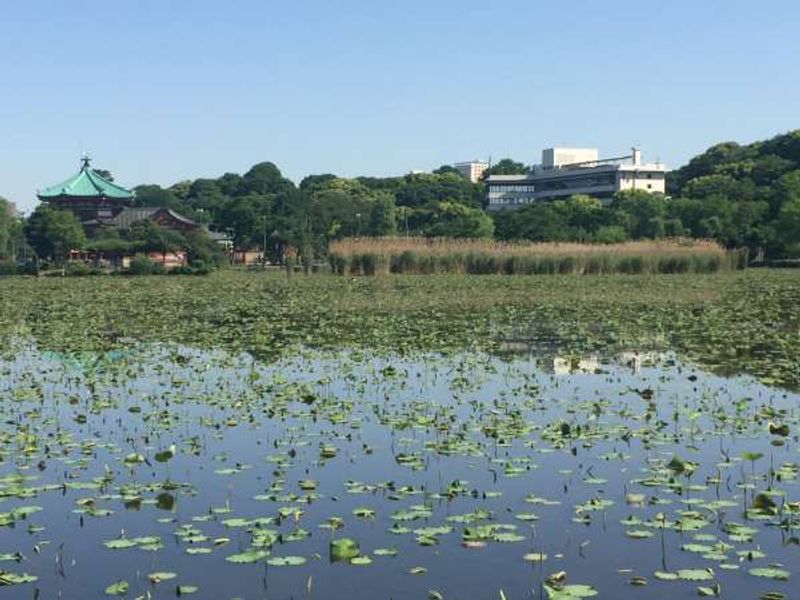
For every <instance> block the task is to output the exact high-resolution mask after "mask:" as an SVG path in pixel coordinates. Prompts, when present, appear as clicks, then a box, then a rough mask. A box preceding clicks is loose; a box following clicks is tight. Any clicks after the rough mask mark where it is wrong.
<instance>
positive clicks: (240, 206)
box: [0, 130, 800, 261]
mask: <svg viewBox="0 0 800 600" xmlns="http://www.w3.org/2000/svg"><path fill="white" fill-rule="evenodd" d="M525 170H526V169H525V167H524V165H523V163H521V162H518V161H515V160H512V159H509V158H506V159H502V160H500V161H498V162H497V163H496V164H495V165H493V167H492V168H491V171H490V172H491V173H492V174H516V173H524V172H525ZM104 174H105V175H106V176H107V177H111V174H110V173H108V172H104ZM135 191H136V200H135V202H136V204H137V205H138V206H164V207H167V208H171V209H173V210H175V211H177V212H179V213H181V214H184V215H186V216H188V217H190V218H192V219H195V220H197V221H199V222H201V223H203V224H206V225H209V226H211V227H212V228H216V229H218V230H223V231H226V232H229V233H230V234H231V236H232V237H233V241H234V245H235V246H236V248H239V249H248V248H249V249H261V248H266V250H267V252H268V254H269V255H270V256H271V258H273V259H277V258H279V257H280V256H281V255H282V253H283V249H284V248H285V247H286V246H287V245H291V246H293V247H296V248H299V249H300V251H301V252H302V253H304V254H305V255H307V256H310V255H312V254H317V255H319V254H322V253H324V252H325V249H326V248H327V244H328V243H329V242H330V241H331V240H335V239H339V238H342V237H348V236H380V235H393V234H400V235H406V234H407V235H420V236H445V237H448V236H452V237H478V238H492V237H494V238H496V239H501V240H522V239H527V240H535V241H582V242H605V243H608V242H616V241H623V240H628V239H642V238H659V237H664V236H691V237H702V238H713V239H716V240H719V241H720V242H722V243H723V244H725V245H726V246H730V247H741V246H746V247H749V248H751V249H752V250H754V251H764V253H765V254H766V255H767V256H771V257H785V256H791V257H796V256H800V130H798V131H794V132H790V133H787V134H784V135H779V136H776V137H774V138H772V139H770V140H767V141H764V142H756V143H753V144H749V145H739V144H736V143H734V142H726V143H723V144H717V145H715V146H713V147H712V148H710V149H709V150H707V151H706V152H704V153H703V154H701V155H699V156H697V157H695V158H693V159H692V160H691V161H689V163H688V164H687V165H685V166H684V167H681V168H680V169H677V170H675V171H672V172H670V173H668V175H667V194H665V195H662V194H649V193H646V192H643V191H634V192H624V193H621V194H618V195H617V197H615V198H614V199H613V201H611V202H606V203H602V202H600V201H599V200H597V199H594V198H590V197H587V196H572V197H570V198H567V199H565V200H557V201H551V202H540V203H536V204H533V205H530V206H527V207H524V208H521V209H517V210H505V211H500V212H497V213H492V214H490V213H487V212H486V211H485V210H484V206H483V203H484V197H485V189H484V185H483V183H478V184H473V183H471V182H470V181H469V180H468V179H466V178H465V177H463V176H461V175H460V174H459V173H458V172H457V171H456V170H455V169H454V168H452V167H449V166H442V167H440V168H439V169H436V170H435V171H434V172H433V173H414V174H408V175H404V176H399V177H383V178H377V177H358V178H354V179H346V178H341V177H337V176H336V175H332V174H323V175H310V176H308V177H306V178H305V179H303V180H302V181H301V182H300V183H299V185H295V184H294V183H293V182H292V181H290V180H289V179H287V178H286V177H284V176H283V174H282V173H281V172H280V170H279V169H278V167H276V166H275V165H274V164H273V163H271V162H263V163H259V164H257V165H255V166H253V167H252V168H251V169H250V170H249V171H247V172H246V173H244V174H243V175H239V174H236V173H225V174H224V175H222V176H221V177H218V178H216V179H208V178H201V179H196V180H194V181H182V182H178V183H176V184H174V185H172V186H170V187H167V188H163V187H160V186H158V185H140V186H138V187H137V188H135ZM7 204H8V203H5V204H4V203H3V201H2V200H0V257H10V256H12V257H13V256H16V255H18V254H19V249H20V248H22V247H23V246H24V240H23V237H22V232H23V224H22V222H21V220H20V219H17V218H13V217H12V216H11V213H10V212H9V211H8V210H5V209H4V207H5V206H7ZM24 232H25V236H26V238H27V241H28V242H29V243H30V246H31V247H32V248H33V249H34V250H35V251H36V253H37V254H39V255H40V256H42V257H48V258H51V259H53V260H59V259H62V258H63V257H64V256H65V252H67V251H68V248H69V247H73V248H75V247H84V248H88V249H112V248H116V249H118V250H122V249H134V250H139V249H141V250H146V251H154V250H156V251H157V250H164V251H167V250H168V249H173V248H175V247H179V246H180V247H184V248H186V247H189V248H190V252H192V253H193V256H195V257H196V258H197V260H204V261H211V260H215V258H214V249H215V248H214V246H213V244H212V243H211V242H210V240H209V239H208V237H207V236H204V235H203V234H202V232H201V233H197V234H193V235H190V236H186V235H182V234H177V233H175V232H168V231H164V230H161V228H158V227H157V226H155V225H153V224H150V225H145V224H140V225H137V226H136V227H132V228H131V229H130V230H129V231H124V232H116V231H100V232H99V233H97V234H96V235H95V236H94V238H92V239H86V238H85V236H84V235H83V232H82V231H81V230H80V226H79V225H78V224H77V222H75V221H74V218H71V217H70V216H69V215H68V214H61V213H59V211H53V210H52V209H49V208H47V207H46V206H40V207H39V208H37V210H36V211H35V212H34V213H33V214H32V216H31V217H30V218H29V219H28V222H27V223H26V224H25V226H24Z"/></svg>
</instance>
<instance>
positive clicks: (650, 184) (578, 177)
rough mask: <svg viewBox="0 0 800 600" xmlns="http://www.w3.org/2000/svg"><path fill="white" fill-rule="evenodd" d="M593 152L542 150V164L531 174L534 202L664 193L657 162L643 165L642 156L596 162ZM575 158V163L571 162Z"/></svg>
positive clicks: (663, 169) (635, 152)
mask: <svg viewBox="0 0 800 600" xmlns="http://www.w3.org/2000/svg"><path fill="white" fill-rule="evenodd" d="M597 156H598V153H597V150H595V149H588V148H548V149H546V150H543V151H542V164H540V165H536V166H535V167H534V168H533V171H532V173H531V178H532V179H533V182H534V188H535V193H534V196H535V198H536V200H554V199H557V198H566V197H569V196H571V195H573V194H587V195H589V196H593V197H595V198H599V199H601V200H611V198H612V197H613V196H614V194H616V193H617V192H621V191H623V190H644V191H647V192H651V193H655V192H660V193H662V194H663V193H664V190H665V177H666V173H667V168H666V167H665V166H664V165H662V164H660V163H643V162H642V153H641V150H639V149H638V148H632V149H631V154H629V155H627V156H619V157H615V158H605V159H598V158H597ZM572 158H578V159H579V160H578V161H572V160H571V159H572Z"/></svg>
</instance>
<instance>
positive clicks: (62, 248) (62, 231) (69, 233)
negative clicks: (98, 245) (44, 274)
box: [25, 204, 86, 264]
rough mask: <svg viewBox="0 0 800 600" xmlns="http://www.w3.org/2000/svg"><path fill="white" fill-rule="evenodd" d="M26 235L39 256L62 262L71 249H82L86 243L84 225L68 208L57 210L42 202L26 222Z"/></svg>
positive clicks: (58, 262)
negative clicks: (82, 225)
mask: <svg viewBox="0 0 800 600" xmlns="http://www.w3.org/2000/svg"><path fill="white" fill-rule="evenodd" d="M25 237H26V238H27V240H28V243H29V244H30V245H31V247H32V248H33V249H34V250H35V251H36V254H37V255H38V256H39V258H43V259H50V260H52V261H54V262H55V263H57V264H60V263H62V262H63V261H64V260H65V259H66V258H67V256H68V255H69V252H70V250H80V249H81V248H83V246H84V245H85V243H86V235H85V234H84V232H83V227H81V224H80V223H79V222H78V220H77V219H76V218H75V215H74V214H73V213H72V212H71V211H68V210H56V209H54V208H51V207H49V206H47V205H46V204H42V205H40V206H38V207H37V208H36V210H35V211H34V212H33V214H32V215H31V216H30V218H29V219H28V221H27V222H26V224H25Z"/></svg>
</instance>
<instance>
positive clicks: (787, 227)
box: [775, 197, 800, 257]
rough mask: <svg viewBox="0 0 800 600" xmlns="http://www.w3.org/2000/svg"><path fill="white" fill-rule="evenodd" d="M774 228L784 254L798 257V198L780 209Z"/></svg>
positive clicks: (799, 255)
mask: <svg viewBox="0 0 800 600" xmlns="http://www.w3.org/2000/svg"><path fill="white" fill-rule="evenodd" d="M775 228H776V232H777V235H778V240H779V241H780V243H781V244H782V245H783V250H784V253H785V254H786V255H787V256H792V257H800V197H797V198H792V199H791V200H789V201H788V202H786V203H785V204H784V205H783V206H782V207H781V210H780V212H779V213H778V219H777V221H776V226H775Z"/></svg>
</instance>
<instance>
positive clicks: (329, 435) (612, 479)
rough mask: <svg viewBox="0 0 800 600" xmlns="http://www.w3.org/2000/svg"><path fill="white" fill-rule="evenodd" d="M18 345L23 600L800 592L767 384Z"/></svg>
mask: <svg viewBox="0 0 800 600" xmlns="http://www.w3.org/2000/svg"><path fill="white" fill-rule="evenodd" d="M16 343H17V345H18V347H17V348H16V351H15V352H13V353H7V355H6V356H7V358H6V359H3V360H2V361H0V402H2V406H3V415H4V418H3V421H2V423H1V424H0V459H1V462H0V540H1V541H0V559H2V561H1V562H0V570H2V574H0V581H2V582H4V583H5V584H7V585H9V587H6V588H4V590H3V597H4V598H11V599H16V598H32V597H33V598H42V599H44V598H57V597H63V598H100V597H104V596H105V595H106V594H108V595H109V596H111V595H120V596H125V597H128V598H139V597H144V598H172V597H176V596H190V597H197V598H243V599H249V598H267V597H269V598H287V599H288V598H295V599H301V598H325V599H326V600H328V599H332V600H337V599H341V600H345V599H347V600H349V599H351V598H393V599H395V600H401V599H412V598H432V599H434V600H435V599H438V598H445V599H450V598H461V599H468V598H507V599H508V600H513V599H518V598H530V597H533V598H548V597H549V598H556V599H557V598H561V599H569V598H577V597H589V596H592V595H597V597H602V598H636V599H644V598H664V597H696V596H697V595H698V594H700V595H707V596H716V595H722V596H727V597H736V598H759V597H765V598H782V597H787V598H789V597H791V591H792V590H793V589H796V588H794V587H793V586H794V583H793V580H794V578H796V577H797V573H796V572H795V571H796V570H797V569H796V567H797V565H798V564H800V563H798V556H800V546H799V545H798V543H800V542H799V541H798V528H799V527H800V502H798V501H800V485H798V476H799V475H800V467H799V466H798V464H799V463H800V454H798V444H797V432H798V420H800V411H799V410H798V406H800V404H799V403H798V400H800V396H798V394H796V393H792V392H787V391H784V390H781V389H778V388H770V387H767V386H764V385H763V384H761V383H758V382H757V381H756V380H754V379H751V378H749V377H744V376H737V377H720V376H716V375H711V374H709V373H706V372H703V371H702V370H698V369H697V368H696V367H693V366H691V365H688V364H684V363H682V362H681V361H680V360H679V359H678V358H677V357H675V356H673V355H671V354H636V353H635V352H632V353H627V354H624V355H615V356H590V355H587V356H558V355H555V354H552V353H551V354H548V353H546V352H544V351H538V352H526V353H521V354H513V355H507V356H503V357H498V356H490V355H487V354H484V353H480V352H461V353H454V354H450V355H442V354H436V353H417V354H411V355H404V356H394V355H391V354H386V353H385V352H382V353H380V354H374V355H373V354H371V353H369V352H366V351H355V350H351V351H348V352H341V353H331V352H324V351H311V350H308V351H299V352H296V353H294V354H292V355H290V356H286V357H284V358H282V359H280V360H278V361H275V362H271V363H264V362H260V361H258V360H256V359H254V358H253V357H252V356H250V355H248V354H245V353H242V354H234V353H230V352H226V351H223V350H208V349H202V350H201V349H195V348H191V347H186V346H179V345H175V344H141V345H135V344H134V345H131V346H130V347H128V348H126V349H121V350H114V351H109V352H104V353H92V352H84V353H70V354H58V353H52V352H47V351H43V350H40V349H38V348H37V347H36V345H35V344H34V343H32V342H21V341H19V340H18V341H17V342H16ZM766 594H772V595H771V596H770V595H766Z"/></svg>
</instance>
